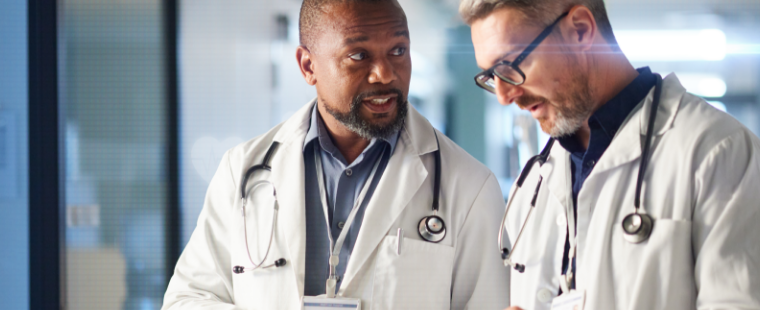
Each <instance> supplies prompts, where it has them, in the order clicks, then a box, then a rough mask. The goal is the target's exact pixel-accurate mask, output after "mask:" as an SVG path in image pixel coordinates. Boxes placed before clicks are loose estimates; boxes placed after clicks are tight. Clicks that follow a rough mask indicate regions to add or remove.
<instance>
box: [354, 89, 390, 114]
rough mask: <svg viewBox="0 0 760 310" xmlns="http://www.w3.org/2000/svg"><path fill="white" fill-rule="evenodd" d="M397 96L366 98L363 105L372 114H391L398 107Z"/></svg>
mask: <svg viewBox="0 0 760 310" xmlns="http://www.w3.org/2000/svg"><path fill="white" fill-rule="evenodd" d="M397 101H398V95H397V94H387V95H379V96H371V97H367V98H364V100H362V104H363V105H364V106H365V107H366V108H367V109H368V110H370V111H371V112H372V113H389V112H391V111H392V110H393V108H394V107H395V106H396V102H397Z"/></svg>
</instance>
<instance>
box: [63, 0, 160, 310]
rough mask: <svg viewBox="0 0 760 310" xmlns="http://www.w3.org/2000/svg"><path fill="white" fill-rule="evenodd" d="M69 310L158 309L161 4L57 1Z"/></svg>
mask: <svg viewBox="0 0 760 310" xmlns="http://www.w3.org/2000/svg"><path fill="white" fill-rule="evenodd" d="M59 13H60V15H61V16H62V21H61V23H60V27H61V29H60V30H61V31H60V32H59V33H60V34H61V36H60V41H61V42H62V49H61V50H60V51H59V59H60V60H59V61H60V67H61V73H60V77H61V104H62V105H63V107H64V111H65V117H66V121H65V128H64V129H63V130H64V133H65V141H66V154H65V156H66V214H65V216H66V280H67V285H66V301H67V305H68V308H69V309H158V308H159V307H160V304H161V300H162V298H163V292H164V290H165V287H166V281H167V279H165V274H166V273H165V271H164V268H165V253H166V250H165V241H164V228H163V227H164V225H163V224H164V222H165V221H164V214H165V210H166V208H167V191H168V188H167V186H168V184H167V175H166V171H167V168H166V167H167V164H168V163H167V155H166V154H167V152H166V145H167V129H168V128H167V121H166V119H167V115H166V113H167V112H166V109H167V104H166V100H165V89H164V86H165V84H164V81H165V78H164V76H165V72H164V71H165V70H164V51H163V43H162V40H163V38H162V12H161V1H159V0H143V1H95V0H64V1H62V2H59Z"/></svg>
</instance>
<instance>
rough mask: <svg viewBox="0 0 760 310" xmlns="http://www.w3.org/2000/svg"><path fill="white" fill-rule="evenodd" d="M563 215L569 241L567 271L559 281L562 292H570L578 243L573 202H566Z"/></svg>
mask: <svg viewBox="0 0 760 310" xmlns="http://www.w3.org/2000/svg"><path fill="white" fill-rule="evenodd" d="M565 215H566V216H567V233H568V235H569V236H567V239H568V240H569V241H570V251H568V253H567V271H566V272H565V274H564V279H563V280H564V281H560V285H561V286H562V292H564V293H568V292H570V287H571V283H572V281H573V277H575V274H574V272H573V258H575V251H576V246H577V244H578V231H577V230H576V228H575V225H576V224H575V211H574V210H573V204H567V206H566V207H565Z"/></svg>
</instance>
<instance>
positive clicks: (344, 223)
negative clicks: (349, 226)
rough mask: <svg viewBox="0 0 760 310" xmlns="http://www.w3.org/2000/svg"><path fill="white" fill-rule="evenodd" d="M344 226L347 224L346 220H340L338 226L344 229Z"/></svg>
mask: <svg viewBox="0 0 760 310" xmlns="http://www.w3.org/2000/svg"><path fill="white" fill-rule="evenodd" d="M343 226H346V222H338V228H340V229H343Z"/></svg>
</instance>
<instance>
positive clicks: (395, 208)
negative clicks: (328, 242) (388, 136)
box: [340, 105, 437, 292]
mask: <svg viewBox="0 0 760 310" xmlns="http://www.w3.org/2000/svg"><path fill="white" fill-rule="evenodd" d="M433 130H434V129H433V127H432V126H431V125H430V123H428V122H427V120H426V119H424V118H423V117H422V116H421V115H420V114H419V113H418V112H417V111H416V110H414V108H413V107H412V106H411V105H410V106H409V116H407V119H406V123H405V126H404V129H403V130H402V132H401V135H400V137H399V140H398V142H397V144H396V149H395V150H394V154H393V155H392V156H391V158H390V161H389V162H388V165H387V166H386V168H385V171H384V172H383V175H382V177H381V179H380V182H379V183H378V185H377V188H376V189H375V192H374V194H373V195H372V198H371V200H370V201H369V203H368V204H367V209H366V211H365V214H364V220H363V221H362V227H361V229H360V230H359V235H358V237H357V240H356V244H355V245H354V249H353V252H352V253H351V259H350V260H349V262H348V266H347V268H346V273H345V275H344V279H343V283H342V284H341V287H340V291H341V292H343V291H345V290H346V289H349V288H350V287H351V284H352V282H354V279H355V277H356V275H357V273H358V272H359V270H361V268H363V266H364V265H365V264H366V263H367V261H368V259H369V258H370V256H371V255H373V253H375V249H376V248H377V246H378V245H379V244H380V242H381V241H382V240H383V238H385V236H386V235H387V234H388V231H389V229H390V228H391V227H392V225H393V223H394V222H396V219H397V218H398V216H399V215H400V214H401V212H402V211H403V210H404V209H405V208H406V206H407V205H408V204H409V201H411V199H412V197H413V196H414V194H415V193H417V191H418V190H419V189H420V186H422V183H423V182H424V181H425V178H427V176H428V171H427V169H425V166H424V164H423V163H422V160H421V159H420V155H423V154H426V153H429V152H432V151H435V150H437V145H436V143H435V137H434V135H433Z"/></svg>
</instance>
